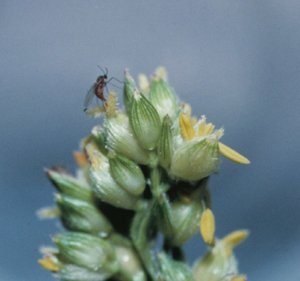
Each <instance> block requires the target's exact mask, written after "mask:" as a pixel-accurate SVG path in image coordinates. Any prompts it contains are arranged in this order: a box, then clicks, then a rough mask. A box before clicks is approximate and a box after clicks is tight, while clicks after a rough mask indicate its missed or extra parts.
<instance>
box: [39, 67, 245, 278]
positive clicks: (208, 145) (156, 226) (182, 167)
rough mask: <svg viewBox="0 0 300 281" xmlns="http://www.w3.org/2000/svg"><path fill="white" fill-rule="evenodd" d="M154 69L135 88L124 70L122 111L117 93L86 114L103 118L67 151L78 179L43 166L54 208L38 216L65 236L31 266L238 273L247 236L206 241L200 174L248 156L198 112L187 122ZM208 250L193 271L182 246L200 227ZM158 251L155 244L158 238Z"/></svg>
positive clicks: (210, 227)
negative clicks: (77, 148)
mask: <svg viewBox="0 0 300 281" xmlns="http://www.w3.org/2000/svg"><path fill="white" fill-rule="evenodd" d="M166 77H167V76H166V72H165V70H164V68H162V67H160V68H158V69H157V70H156V72H155V74H154V75H153V77H152V80H151V83H149V82H148V80H147V78H146V76H145V75H140V76H139V82H140V83H139V84H140V90H139V89H138V88H137V87H136V85H135V82H134V80H133V79H132V78H131V76H130V75H129V73H128V71H127V70H126V71H125V77H124V107H125V108H124V112H123V111H122V110H120V109H119V108H118V106H117V96H116V94H115V93H114V92H109V93H108V98H107V101H106V103H105V105H103V106H100V107H96V108H93V109H90V110H88V111H87V114H88V115H90V116H98V115H104V116H105V120H104V125H103V126H97V127H95V128H93V130H92V132H91V135H90V136H88V137H87V138H85V139H84V140H83V141H82V142H81V149H82V151H81V152H75V158H76V160H77V163H78V164H79V167H80V169H79V171H78V174H77V176H75V177H74V176H72V175H70V174H69V173H68V172H66V171H65V170H64V169H62V168H51V169H48V170H47V171H46V173H47V176H48V177H49V179H50V180H51V182H52V183H53V184H54V186H55V187H56V189H57V194H56V195H55V202H56V205H57V207H55V208H52V209H43V210H42V211H40V215H41V216H42V217H52V216H59V218H60V220H61V222H62V224H63V225H64V227H65V228H66V230H67V232H65V233H62V234H58V235H57V236H55V237H54V238H53V242H54V243H55V245H56V247H57V248H56V249H52V248H43V249H42V252H43V253H44V255H45V256H44V258H43V259H41V260H39V263H40V264H41V266H42V267H44V268H45V269H48V270H51V271H53V272H54V275H55V277H57V278H59V279H61V280H73V281H75V280H76V281H91V280H93V281H101V280H115V281H117V280H120V281H130V280H134V281H146V280H155V281H181V280H187V281H192V280H193V281H223V280H224V281H225V280H234V281H241V280H246V278H245V277H244V276H243V275H238V269H237V263H236V259H235V257H234V254H233V252H232V249H233V247H234V246H235V245H237V244H238V243H240V242H241V241H242V240H244V239H245V237H246V236H247V235H248V232H247V231H246V230H239V231H236V232H233V233H232V234H229V235H228V236H226V237H225V238H223V239H221V240H218V239H216V238H215V236H214V232H215V230H214V229H215V224H214V215H213V213H212V211H211V204H210V195H209V190H208V186H207V184H208V178H209V176H210V175H211V174H212V173H213V172H215V171H216V170H217V169H218V167H219V164H220V154H222V155H224V156H225V157H227V158H229V159H230V160H232V161H235V162H237V163H241V164H248V163H250V162H249V160H248V159H246V158H245V157H243V156H241V155H240V154H238V153H237V152H235V151H233V150H232V149H230V148H229V147H227V146H225V145H224V144H222V143H220V142H219V139H220V138H221V137H222V135H223V133H224V130H223V129H219V130H214V125H213V124H211V123H207V122H206V118H205V116H202V117H201V118H200V119H199V120H197V119H196V118H195V117H191V107H190V106H189V105H188V104H185V103H181V102H180V100H179V99H178V97H177V96H176V95H175V94H174V92H173V90H172V89H171V88H170V86H169V85H168V83H167V78H166ZM199 226H200V231H201V235H202V237H203V240H204V242H205V243H206V244H207V245H208V246H209V250H208V252H207V253H206V254H205V255H204V256H203V257H202V258H199V260H198V261H196V262H195V264H194V266H193V268H192V269H191V268H190V267H189V266H188V265H187V263H186V261H185V255H184V252H183V250H182V245H183V244H184V243H185V242H187V241H188V240H189V239H190V238H191V237H192V236H193V235H194V234H195V233H196V231H197V230H198V229H199ZM159 233H160V234H161V237H163V246H162V248H158V246H157V243H156V241H157V239H158V234H159Z"/></svg>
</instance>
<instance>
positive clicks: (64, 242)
mask: <svg viewBox="0 0 300 281" xmlns="http://www.w3.org/2000/svg"><path fill="white" fill-rule="evenodd" d="M53 242H54V243H55V244H56V246H57V248H58V250H59V253H60V255H61V256H62V258H63V259H65V260H67V261H69V263H71V264H74V265H75V266H80V267H84V268H88V269H90V270H97V269H101V271H102V273H103V274H106V275H109V276H111V275H113V274H114V273H116V272H117V270H118V269H119V265H118V263H117V260H116V253H115V250H114V248H113V247H112V245H111V244H110V243H109V242H108V241H106V240H104V239H102V238H100V237H97V236H94V235H90V234H86V233H79V232H68V233H63V234H58V235H57V236H56V237H54V238H53Z"/></svg>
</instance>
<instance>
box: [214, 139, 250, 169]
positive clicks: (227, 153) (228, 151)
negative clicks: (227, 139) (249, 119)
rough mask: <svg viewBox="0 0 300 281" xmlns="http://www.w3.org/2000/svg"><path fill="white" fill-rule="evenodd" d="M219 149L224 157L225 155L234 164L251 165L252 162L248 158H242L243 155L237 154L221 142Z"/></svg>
mask: <svg viewBox="0 0 300 281" xmlns="http://www.w3.org/2000/svg"><path fill="white" fill-rule="evenodd" d="M219 149H220V153H221V154H222V155H224V156H225V157H226V158H228V159H229V160H231V161H233V162H236V163H239V164H250V161H249V160H248V159H247V158H246V157H244V156H242V155H241V154H239V153H237V152H236V151H234V150H233V149H231V148H230V147H228V146H226V145H225V144H223V143H221V142H219Z"/></svg>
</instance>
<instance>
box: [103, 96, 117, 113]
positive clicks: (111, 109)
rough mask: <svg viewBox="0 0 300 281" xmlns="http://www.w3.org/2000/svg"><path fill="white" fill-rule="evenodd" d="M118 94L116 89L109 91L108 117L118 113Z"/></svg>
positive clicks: (106, 107) (106, 106)
mask: <svg viewBox="0 0 300 281" xmlns="http://www.w3.org/2000/svg"><path fill="white" fill-rule="evenodd" d="M117 100H118V96H117V94H116V93H115V92H114V91H109V93H108V97H107V102H106V104H105V111H106V113H107V116H108V117H113V116H115V115H116V110H117Z"/></svg>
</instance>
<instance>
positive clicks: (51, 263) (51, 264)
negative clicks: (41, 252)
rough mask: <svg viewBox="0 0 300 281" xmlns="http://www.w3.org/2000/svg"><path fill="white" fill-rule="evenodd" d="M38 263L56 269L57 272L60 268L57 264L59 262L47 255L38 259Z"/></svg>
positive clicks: (52, 269) (48, 268)
mask: <svg viewBox="0 0 300 281" xmlns="http://www.w3.org/2000/svg"><path fill="white" fill-rule="evenodd" d="M38 263H39V264H40V265H41V267H43V268H44V269H47V270H51V271H55V272H57V271H58V270H59V267H58V266H57V264H56V263H55V262H54V261H53V260H51V258H50V257H45V258H44V259H41V260H38Z"/></svg>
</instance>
